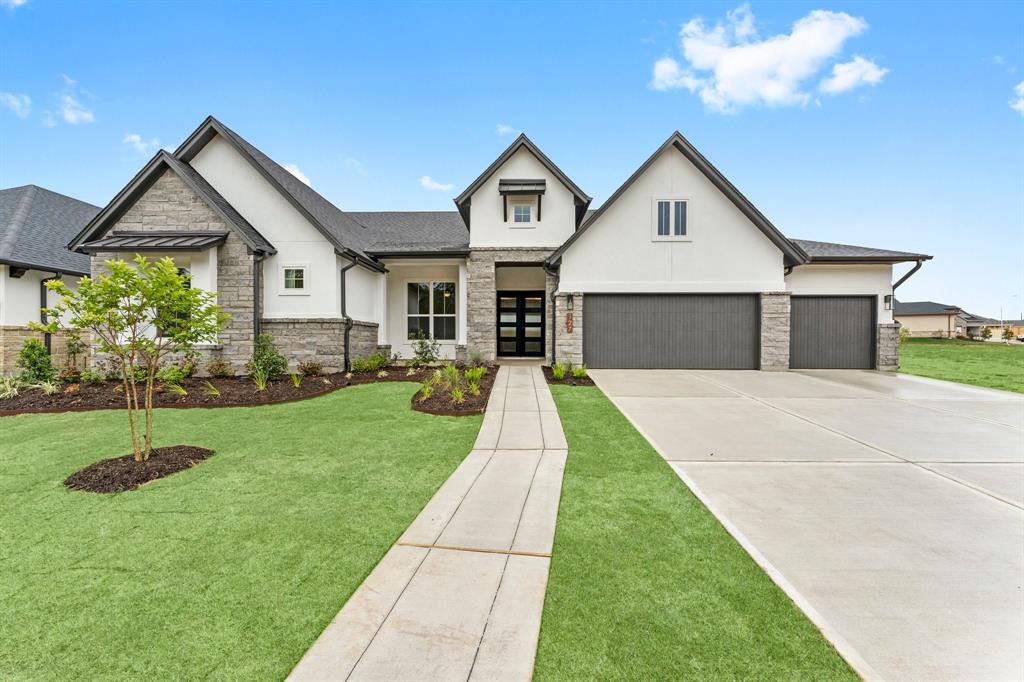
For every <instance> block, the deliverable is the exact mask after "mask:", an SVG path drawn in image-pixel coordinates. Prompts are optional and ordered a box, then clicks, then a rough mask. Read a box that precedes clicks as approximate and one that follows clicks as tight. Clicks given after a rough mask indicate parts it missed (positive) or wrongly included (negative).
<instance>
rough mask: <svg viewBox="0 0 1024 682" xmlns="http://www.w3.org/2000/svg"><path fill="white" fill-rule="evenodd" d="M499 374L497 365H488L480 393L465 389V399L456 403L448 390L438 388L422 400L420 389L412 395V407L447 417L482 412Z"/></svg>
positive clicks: (481, 381) (481, 382)
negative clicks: (472, 392)
mask: <svg viewBox="0 0 1024 682" xmlns="http://www.w3.org/2000/svg"><path fill="white" fill-rule="evenodd" d="M496 376H498V367H497V365H492V366H488V368H487V374H485V375H484V378H483V379H481V380H480V393H479V395H472V394H471V393H470V392H469V391H468V390H464V400H463V401H462V402H461V403H456V402H455V401H454V400H452V396H451V393H449V392H448V391H441V390H437V389H436V388H435V389H434V391H433V392H432V393H431V394H430V397H429V398H427V399H426V400H422V399H421V398H422V396H421V395H420V393H421V392H422V389H420V391H417V392H416V395H414V396H413V397H412V409H414V410H416V411H418V412H426V413H427V414H438V415H443V416H447V417H465V416H468V415H471V414H481V413H482V412H483V411H484V409H486V408H487V400H488V399H489V398H490V397H491V387H493V386H494V378H495V377H496Z"/></svg>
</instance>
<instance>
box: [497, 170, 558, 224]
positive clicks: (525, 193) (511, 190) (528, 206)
mask: <svg viewBox="0 0 1024 682" xmlns="http://www.w3.org/2000/svg"><path fill="white" fill-rule="evenodd" d="M546 189H547V182H546V181H545V180H543V179H541V180H519V179H515V180H510V179H507V178H501V179H500V180H498V193H499V194H500V195H501V204H502V213H503V214H504V216H505V222H506V223H507V222H508V213H509V211H508V209H509V204H510V203H511V204H512V222H513V223H514V224H515V226H516V227H527V226H531V227H532V225H533V222H534V220H535V219H534V217H533V206H534V202H536V205H537V217H536V222H538V223H539V222H540V207H541V200H542V199H543V198H544V192H545V190H546Z"/></svg>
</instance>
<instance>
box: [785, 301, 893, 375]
mask: <svg viewBox="0 0 1024 682" xmlns="http://www.w3.org/2000/svg"><path fill="white" fill-rule="evenodd" d="M791 304H792V317H791V325H790V330H789V366H790V367H792V368H793V369H873V368H874V366H875V297H874V296H793V298H792V299H791Z"/></svg>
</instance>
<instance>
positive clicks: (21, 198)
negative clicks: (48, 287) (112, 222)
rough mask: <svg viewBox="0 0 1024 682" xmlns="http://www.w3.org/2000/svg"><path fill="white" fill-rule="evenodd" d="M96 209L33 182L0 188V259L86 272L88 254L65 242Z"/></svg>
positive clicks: (62, 270)
mask: <svg viewBox="0 0 1024 682" xmlns="http://www.w3.org/2000/svg"><path fill="white" fill-rule="evenodd" d="M99 210H100V208H99V206H93V205H92V204H87V203H86V202H84V201H79V200H78V199H72V198H71V197H68V196H64V195H63V194H58V193H57V192H51V191H50V190H48V189H43V188H42V187H37V186H36V185H25V186H24V187H13V188H11V189H4V190H0V263H3V262H6V263H13V264H16V265H22V266H32V267H35V268H38V269H40V270H52V271H56V272H67V273H74V274H86V273H88V272H89V257H88V256H86V255H84V254H81V253H74V252H72V251H69V250H68V249H67V244H68V241H69V240H70V239H71V238H72V237H74V236H75V235H76V234H77V233H78V231H79V230H81V229H82V227H83V226H84V225H85V224H86V223H88V222H89V221H90V220H92V218H93V216H95V215H96V214H97V213H98V212H99Z"/></svg>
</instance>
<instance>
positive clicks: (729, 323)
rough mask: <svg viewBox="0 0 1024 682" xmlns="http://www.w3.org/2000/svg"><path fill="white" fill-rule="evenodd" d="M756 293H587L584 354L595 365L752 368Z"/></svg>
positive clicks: (756, 341) (756, 350)
mask: <svg viewBox="0 0 1024 682" xmlns="http://www.w3.org/2000/svg"><path fill="white" fill-rule="evenodd" d="M758 317H759V314H758V300H757V296H752V295H747V294H722V295H717V294H714V295H707V294H705V295H695V294H587V295H586V296H584V297H583V360H584V362H586V363H587V365H588V366H590V367H594V368H602V367H603V368H622V369H757V366H758V362H759V356H760V341H759V331H758Z"/></svg>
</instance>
